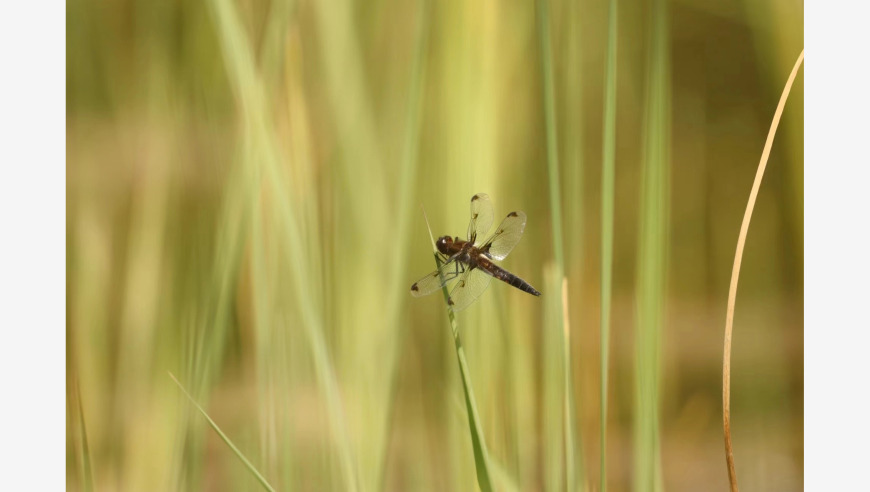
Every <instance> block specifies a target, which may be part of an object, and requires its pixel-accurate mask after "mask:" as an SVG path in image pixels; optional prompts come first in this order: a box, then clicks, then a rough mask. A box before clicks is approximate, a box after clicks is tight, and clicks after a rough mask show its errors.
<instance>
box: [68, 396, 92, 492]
mask: <svg viewBox="0 0 870 492" xmlns="http://www.w3.org/2000/svg"><path fill="white" fill-rule="evenodd" d="M73 385H74V387H75V398H76V406H77V407H78V414H79V415H78V417H79V418H78V419H77V420H78V427H79V437H80V439H81V449H80V450H79V454H80V455H81V459H82V461H81V470H80V472H81V475H82V490H83V491H85V492H90V491H92V490H94V475H93V473H92V471H91V452H90V448H89V447H88V430H87V428H86V427H85V411H84V408H83V406H82V394H81V390H80V389H79V384H78V381H74V382H73Z"/></svg>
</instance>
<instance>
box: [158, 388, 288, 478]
mask: <svg viewBox="0 0 870 492" xmlns="http://www.w3.org/2000/svg"><path fill="white" fill-rule="evenodd" d="M169 377H170V378H172V380H173V381H175V384H177V385H178V387H179V388H180V389H181V391H182V392H183V393H184V396H186V397H187V399H188V400H190V403H192V404H193V406H194V407H196V409H197V410H199V413H201V414H202V416H203V417H205V419H206V420H207V421H208V425H210V426H211V428H212V429H214V431H215V432H217V434H218V436H220V438H221V440H223V442H224V443H226V445H227V446H229V447H230V449H231V450H232V451H233V453H235V455H236V456H237V457H238V458H239V459H240V460H242V463H243V464H244V465H245V468H247V469H248V471H250V472H251V474H253V475H254V478H256V479H257V481H258V482H260V485H262V486H263V488H265V489H266V490H268V491H270V492H275V489H274V488H272V486H271V485H269V482H268V481H267V480H266V478H265V477H264V476H263V475H262V474H260V472H259V471H258V470H257V468H256V467H254V465H253V464H251V462H250V461H248V458H246V457H245V455H244V454H242V452H241V451H240V450H239V448H237V447H236V445H235V444H233V441H232V440H230V438H229V437H227V435H226V434H224V432H223V431H222V430H221V428H220V427H219V426H218V425H217V424H216V423H215V421H214V420H212V419H211V417H209V416H208V413H206V411H205V410H204V409H203V408H202V407H201V406H199V403H197V402H196V400H194V398H193V397H192V396H191V395H190V393H188V392H187V390H186V389H185V388H184V386H182V384H181V383H180V382H179V381H178V379H176V378H175V376H174V375H173V374H172V373H171V372H170V373H169Z"/></svg>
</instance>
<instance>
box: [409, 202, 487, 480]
mask: <svg viewBox="0 0 870 492" xmlns="http://www.w3.org/2000/svg"><path fill="white" fill-rule="evenodd" d="M424 214H425V212H424ZM426 227H427V228H429V239H430V240H431V242H432V255H433V256H434V257H435V268H436V269H439V270H440V268H441V265H442V263H441V256H439V255H438V250H437V249H436V248H435V238H434V237H433V236H432V229H431V228H430V227H429V220H428V219H426ZM442 281H443V277H442ZM441 293H442V294H443V295H444V305H445V306H446V307H447V317H448V319H449V320H450V328H451V330H452V333H453V346H454V347H455V348H456V359H457V362H458V363H459V373H460V375H461V376H462V391H463V393H464V394H465V411H466V413H467V415H468V429H469V433H470V434H471V446H472V449H473V451H474V467H475V470H476V471H477V484H478V486H480V490H481V491H483V492H491V491H492V479H491V478H490V476H491V473H490V470H489V453H488V452H487V450H486V440H485V439H484V437H483V428H482V427H481V424H480V415H479V414H478V413H477V403H476V402H475V399H474V389H473V388H472V386H471V376H470V372H469V370H468V361H467V360H466V359H465V349H464V348H462V338H461V337H460V336H459V325H457V323H456V313H454V312H453V308H452V307H450V302H449V301H450V293H449V292H448V291H447V286H446V285H445V286H444V287H442V288H441Z"/></svg>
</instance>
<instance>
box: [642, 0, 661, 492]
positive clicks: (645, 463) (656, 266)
mask: <svg viewBox="0 0 870 492" xmlns="http://www.w3.org/2000/svg"><path fill="white" fill-rule="evenodd" d="M651 17H652V26H651V33H650V36H651V40H650V43H649V46H650V53H649V76H648V81H647V89H646V92H647V94H646V100H647V102H646V109H645V113H646V114H645V120H644V130H643V135H644V149H643V152H644V157H643V169H642V172H641V177H642V178H641V179H642V181H641V202H640V206H641V212H640V234H639V242H640V244H639V248H638V273H637V287H636V289H637V338H636V350H637V367H636V384H637V405H636V409H635V412H636V413H635V418H636V421H635V428H634V432H635V440H634V446H635V450H634V451H635V462H634V467H635V470H634V489H635V490H640V491H654V490H661V488H662V486H663V485H662V478H661V469H660V462H661V459H660V453H661V451H660V437H659V418H658V406H659V379H660V364H659V354H660V351H661V332H662V324H663V323H664V303H665V290H666V272H667V251H668V223H669V215H670V211H669V207H670V196H669V174H670V165H669V159H670V157H669V153H670V152H669V139H670V97H669V90H670V85H669V76H668V72H669V70H670V61H669V55H668V53H669V35H668V25H667V3H666V0H655V1H654V2H653V6H652V16H651Z"/></svg>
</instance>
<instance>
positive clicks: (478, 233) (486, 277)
mask: <svg viewBox="0 0 870 492" xmlns="http://www.w3.org/2000/svg"><path fill="white" fill-rule="evenodd" d="M492 220H493V212H492V202H490V200H489V196H488V195H487V194H486V193H478V194H476V195H474V196H473V197H471V222H469V223H468V238H467V239H466V240H462V239H460V238H459V237H455V238H452V237H450V236H441V237H439V238H438V241H436V242H435V246H436V247H437V248H438V254H439V257H440V259H441V260H443V264H442V265H441V267H440V268H438V269H437V270H435V271H434V272H432V273H430V274H428V275H426V276H425V277H423V278H421V279H420V280H418V281H417V282H415V283H414V285H412V286H411V295H412V296H414V297H421V296H425V295H429V294H431V293H433V292H435V291H437V290H439V289H441V288H442V287H444V286H445V285H447V284H448V283H449V282H451V281H452V280H456V279H458V281H457V282H456V284H455V285H454V286H453V289H452V290H451V291H450V295H449V297H448V298H447V304H448V305H449V306H450V307H451V309H453V311H454V312H459V311H462V310H463V309H465V308H467V307H468V306H469V305H471V303H472V302H474V301H475V300H476V299H477V298H478V297H480V295H481V294H483V291H485V290H486V288H487V287H488V286H489V282H490V280H492V279H493V278H497V279H499V280H501V281H502V282H505V283H507V284H509V285H511V286H512V287H516V288H517V289H520V290H521V291H523V292H527V293H529V294H532V295H535V296H540V295H541V293H540V292H538V291H537V290H536V289H535V288H534V287H532V286H531V285H530V284H529V283H528V282H526V281H525V280H523V279H521V278H519V277H517V276H516V275H514V274H513V273H511V272H509V271H507V270H505V269H504V268H502V267H500V266H498V265H496V264H495V262H496V261H502V260H504V259H505V258H506V257H507V255H508V253H510V252H511V251H512V250H513V249H514V247H515V246H516V245H517V243H519V242H520V238H522V237H523V229H525V227H526V214H525V213H523V212H511V213H509V214H508V215H507V217H505V218H504V220H503V221H502V222H501V225H499V226H498V228H497V229H495V231H494V232H493V233H492V235H489V236H487V233H488V232H489V230H490V228H491V227H492ZM484 238H485V239H484Z"/></svg>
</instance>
